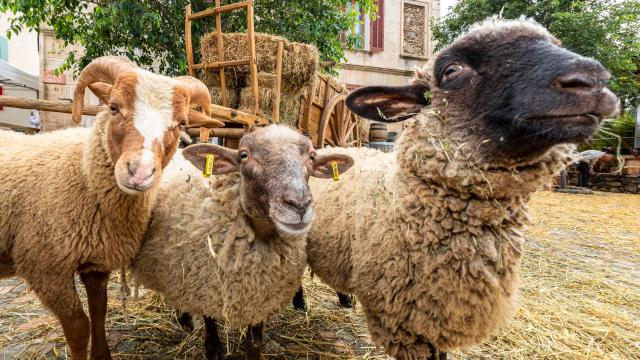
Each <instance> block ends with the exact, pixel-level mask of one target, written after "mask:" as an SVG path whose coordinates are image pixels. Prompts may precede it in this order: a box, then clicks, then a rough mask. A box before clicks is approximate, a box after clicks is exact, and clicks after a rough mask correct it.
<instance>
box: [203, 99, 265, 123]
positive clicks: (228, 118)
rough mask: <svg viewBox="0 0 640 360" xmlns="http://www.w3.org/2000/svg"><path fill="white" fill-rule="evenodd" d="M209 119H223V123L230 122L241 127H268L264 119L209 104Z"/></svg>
mask: <svg viewBox="0 0 640 360" xmlns="http://www.w3.org/2000/svg"><path fill="white" fill-rule="evenodd" d="M211 117H215V118H220V119H223V120H224V121H225V122H231V123H236V124H241V125H268V124H269V121H268V120H267V119H265V118H261V117H259V116H255V115H253V114H248V113H246V112H242V111H239V110H236V109H231V108H228V107H224V106H220V105H216V104H211Z"/></svg>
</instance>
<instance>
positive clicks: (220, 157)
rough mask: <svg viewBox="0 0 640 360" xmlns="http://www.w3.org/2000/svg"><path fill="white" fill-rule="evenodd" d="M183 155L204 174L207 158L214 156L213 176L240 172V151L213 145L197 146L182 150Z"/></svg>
mask: <svg viewBox="0 0 640 360" xmlns="http://www.w3.org/2000/svg"><path fill="white" fill-rule="evenodd" d="M182 155H183V156H184V158H185V159H187V160H189V162H190V163H192V164H193V166H195V167H197V168H198V169H200V171H202V172H204V171H205V168H206V165H207V157H208V156H209V155H213V169H212V172H211V175H222V174H229V173H232V172H236V171H238V169H239V167H240V160H239V159H238V151H237V150H232V149H228V148H225V147H222V146H218V145H213V144H196V145H191V146H187V147H186V148H185V149H184V150H182Z"/></svg>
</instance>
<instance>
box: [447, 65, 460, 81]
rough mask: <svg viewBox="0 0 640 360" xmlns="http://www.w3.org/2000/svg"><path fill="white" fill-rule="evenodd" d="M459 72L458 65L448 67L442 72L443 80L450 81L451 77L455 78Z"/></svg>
mask: <svg viewBox="0 0 640 360" xmlns="http://www.w3.org/2000/svg"><path fill="white" fill-rule="evenodd" d="M460 70H462V65H459V64H453V65H449V66H447V68H446V69H445V70H444V78H445V79H451V78H452V77H454V76H456V75H457V74H458V73H459V72H460Z"/></svg>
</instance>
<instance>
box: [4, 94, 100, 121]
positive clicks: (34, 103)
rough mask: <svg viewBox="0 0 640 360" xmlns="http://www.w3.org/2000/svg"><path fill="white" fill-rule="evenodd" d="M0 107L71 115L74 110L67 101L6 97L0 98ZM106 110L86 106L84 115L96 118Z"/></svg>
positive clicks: (83, 111)
mask: <svg viewBox="0 0 640 360" xmlns="http://www.w3.org/2000/svg"><path fill="white" fill-rule="evenodd" d="M0 105H1V106H6V107H12V108H18V109H34V110H41V111H51V112H59V113H66V114H71V113H72V108H73V106H72V105H73V104H72V103H70V102H67V101H52V100H39V99H25V98H19V97H14V96H6V95H4V96H0ZM104 109H105V107H104V106H95V105H85V106H84V109H83V110H82V114H83V115H94V116H95V115H97V114H98V113H99V112H100V111H102V110H104Z"/></svg>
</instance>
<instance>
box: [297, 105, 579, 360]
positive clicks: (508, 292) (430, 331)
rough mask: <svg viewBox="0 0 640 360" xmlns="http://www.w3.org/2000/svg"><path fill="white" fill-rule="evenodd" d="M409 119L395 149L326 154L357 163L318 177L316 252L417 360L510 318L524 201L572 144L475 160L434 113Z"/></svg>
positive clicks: (330, 277) (379, 328)
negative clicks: (517, 158)
mask: <svg viewBox="0 0 640 360" xmlns="http://www.w3.org/2000/svg"><path fill="white" fill-rule="evenodd" d="M406 125H407V127H406V129H405V131H404V133H403V135H402V137H401V139H400V140H399V143H398V145H397V150H396V151H395V153H392V154H383V153H380V152H377V151H373V150H368V149H339V150H337V149H333V150H325V151H335V152H340V153H346V154H348V155H350V156H352V157H353V158H354V159H355V160H356V162H355V163H356V165H355V167H354V168H353V169H352V170H351V171H350V172H348V173H346V174H344V175H343V176H341V180H340V182H339V183H337V184H333V183H332V184H328V183H326V182H324V183H323V182H320V181H315V180H312V181H311V183H310V185H311V189H312V192H313V197H314V199H316V209H317V216H316V222H315V223H314V226H313V228H312V230H311V232H310V233H309V236H308V257H309V263H310V266H311V268H312V270H313V272H315V273H316V274H317V275H319V276H320V278H321V279H322V280H323V281H325V282H326V283H327V284H329V285H331V286H332V287H334V288H335V289H337V290H339V291H342V292H351V293H354V294H355V295H356V296H357V297H358V299H359V301H360V302H361V303H362V306H363V309H364V312H365V314H366V318H367V323H368V327H369V330H370V332H371V334H372V338H373V339H374V341H375V342H376V343H377V344H378V345H380V346H384V348H385V350H386V352H387V353H388V354H390V355H392V356H395V357H396V358H398V359H420V358H425V357H426V356H429V355H430V350H429V347H428V345H427V344H428V343H429V342H431V343H432V344H433V345H435V347H436V348H437V349H438V350H439V351H448V350H451V349H454V348H458V347H467V346H470V345H473V344H476V343H477V342H479V341H482V340H483V339H486V338H487V337H488V336H489V335H490V334H491V333H493V332H494V331H495V330H496V329H497V328H498V327H499V326H500V325H502V324H503V323H504V322H505V321H506V320H507V319H509V318H510V317H511V316H512V315H513V313H514V309H515V307H516V300H517V287H518V271H519V268H520V258H521V256H522V251H523V243H524V239H523V237H522V234H521V229H522V227H523V225H524V224H525V223H526V221H527V208H526V203H527V201H528V200H529V198H530V195H531V194H532V193H533V192H535V191H536V190H537V189H538V188H540V187H541V186H543V185H545V184H546V183H548V182H549V181H550V180H551V179H552V176H554V175H555V174H557V173H559V172H560V170H561V169H562V168H563V167H564V166H565V164H567V163H569V162H570V161H571V156H570V155H569V154H570V153H571V152H572V151H573V147H572V146H570V145H558V146H555V147H554V148H552V149H551V150H549V151H548V152H547V153H546V154H545V155H544V156H542V157H541V158H539V159H536V160H534V161H532V162H531V163H530V164H528V165H527V166H524V167H519V168H515V167H502V165H492V164H487V163H483V162H481V161H480V160H476V159H474V156H475V152H474V151H473V148H471V147H469V146H468V144H465V142H463V141H462V140H461V139H458V138H455V137H450V136H449V134H443V133H442V125H441V120H439V118H438V117H437V116H436V115H435V114H434V113H432V111H431V110H423V112H422V113H421V114H418V115H417V116H416V117H415V118H414V119H412V120H409V121H408V122H407V123H406ZM394 157H395V161H394ZM354 189H357V191H354Z"/></svg>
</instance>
